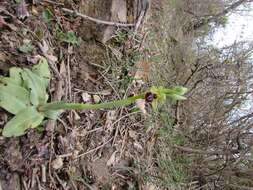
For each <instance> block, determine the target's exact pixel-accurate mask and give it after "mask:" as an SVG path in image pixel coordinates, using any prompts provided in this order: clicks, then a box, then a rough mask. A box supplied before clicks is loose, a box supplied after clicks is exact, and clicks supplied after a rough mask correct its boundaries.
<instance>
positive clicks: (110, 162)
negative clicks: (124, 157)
mask: <svg viewBox="0 0 253 190" xmlns="http://www.w3.org/2000/svg"><path fill="white" fill-rule="evenodd" d="M117 152H118V151H115V152H113V153H112V155H111V157H110V158H109V160H108V161H107V162H106V165H107V166H108V167H111V166H114V165H115V164H116V163H117V162H118V161H119V159H118V158H117Z"/></svg>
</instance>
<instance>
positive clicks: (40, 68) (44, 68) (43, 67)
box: [32, 57, 51, 88]
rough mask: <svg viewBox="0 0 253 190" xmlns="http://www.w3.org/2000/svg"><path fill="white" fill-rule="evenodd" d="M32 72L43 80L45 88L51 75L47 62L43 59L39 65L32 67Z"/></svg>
mask: <svg viewBox="0 0 253 190" xmlns="http://www.w3.org/2000/svg"><path fill="white" fill-rule="evenodd" d="M32 72H34V73H35V74H37V75H39V76H40V77H42V78H43V80H44V81H45V87H46V88H47V87H48V85H49V81H50V78H51V74H50V70H49V66H48V63H47V60H46V59H45V58H44V57H43V58H41V59H40V60H39V63H38V64H37V65H34V66H33V68H32Z"/></svg>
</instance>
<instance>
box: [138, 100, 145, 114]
mask: <svg viewBox="0 0 253 190" xmlns="http://www.w3.org/2000/svg"><path fill="white" fill-rule="evenodd" d="M135 104H136V106H137V107H138V108H139V109H140V110H141V112H142V113H143V114H144V115H147V110H146V106H145V105H146V101H145V100H144V99H137V100H136V101H135Z"/></svg>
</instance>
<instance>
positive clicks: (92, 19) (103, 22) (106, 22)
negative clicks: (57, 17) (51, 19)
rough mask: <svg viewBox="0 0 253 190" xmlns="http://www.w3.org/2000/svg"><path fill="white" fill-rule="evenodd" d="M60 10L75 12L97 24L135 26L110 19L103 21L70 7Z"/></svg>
mask: <svg viewBox="0 0 253 190" xmlns="http://www.w3.org/2000/svg"><path fill="white" fill-rule="evenodd" d="M62 10H63V11H64V12H67V13H70V14H75V15H76V16H79V17H82V18H84V19H87V20H90V21H92V22H95V23H98V24H105V25H109V26H122V27H132V26H135V24H124V23H119V22H111V21H105V20H99V19H96V18H92V17H90V16H87V15H84V14H81V13H79V12H77V11H72V10H70V9H66V8H62Z"/></svg>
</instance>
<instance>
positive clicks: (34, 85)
mask: <svg viewBox="0 0 253 190" xmlns="http://www.w3.org/2000/svg"><path fill="white" fill-rule="evenodd" d="M22 78H23V80H24V86H25V87H26V88H27V89H29V90H30V100H31V103H32V104H33V105H35V106H37V105H39V104H44V103H46V102H47V100H48V95H47V91H46V85H45V81H44V80H43V78H41V77H40V76H38V75H37V74H35V73H33V72H32V71H30V70H29V69H24V72H22Z"/></svg>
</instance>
